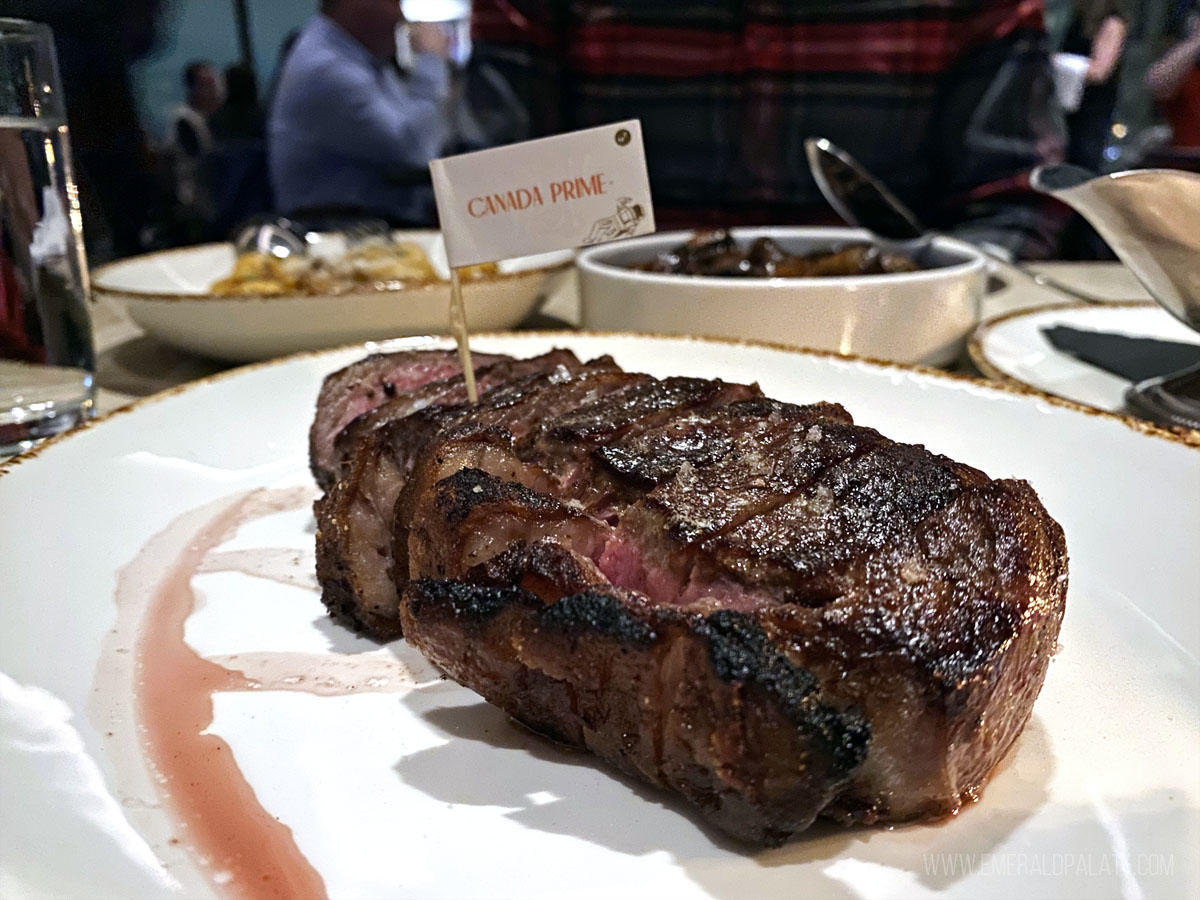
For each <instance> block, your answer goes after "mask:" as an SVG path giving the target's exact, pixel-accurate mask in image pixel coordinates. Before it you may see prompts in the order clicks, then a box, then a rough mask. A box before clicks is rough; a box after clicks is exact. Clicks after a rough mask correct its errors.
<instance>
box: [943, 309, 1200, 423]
mask: <svg viewBox="0 0 1200 900" xmlns="http://www.w3.org/2000/svg"><path fill="white" fill-rule="evenodd" d="M1055 325H1067V326H1070V327H1071V328H1080V329H1083V330H1086V331H1103V332H1107V333H1110V334H1124V335H1128V336H1130V337H1148V338H1157V339H1158V340H1163V341H1181V342H1184V343H1189V344H1198V345H1200V333H1197V332H1195V331H1192V329H1190V328H1188V327H1187V326H1186V325H1184V324H1183V323H1182V322H1179V321H1176V320H1175V319H1174V318H1172V316H1171V314H1170V313H1168V312H1167V311H1166V310H1164V309H1163V308H1162V307H1161V306H1159V305H1158V304H1156V303H1106V304H1104V305H1103V306H1096V305H1092V304H1089V303H1070V304H1056V305H1054V306H1041V307H1037V308H1035V309H1029V310H1023V311H1020V312H1015V313H1006V314H1004V315H1000V316H996V317H995V318H993V319H989V320H988V321H986V322H984V323H982V324H981V325H980V326H979V327H978V328H977V329H976V330H975V333H974V334H972V335H971V340H970V341H969V342H968V344H967V349H968V351H969V352H970V354H971V360H972V361H973V362H974V363H975V365H976V366H978V367H979V370H980V371H981V372H983V373H985V374H986V375H988V376H989V377H991V378H997V379H1000V380H1008V381H1014V382H1017V383H1018V384H1023V385H1025V386H1026V387H1031V388H1033V389H1034V390H1038V391H1045V392H1046V393H1047V394H1054V395H1055V396H1056V397H1062V398H1064V399H1067V400H1073V401H1075V402H1076V403H1082V404H1084V405H1085V406H1091V407H1095V408H1096V409H1104V410H1108V411H1110V412H1116V411H1119V410H1122V409H1124V407H1125V389H1126V388H1128V387H1129V382H1128V381H1127V380H1126V379H1124V378H1121V377H1119V376H1117V375H1113V374H1112V373H1110V372H1105V371H1104V370H1103V369H1099V368H1097V367H1096V366H1093V365H1089V364H1088V363H1085V362H1083V361H1082V360H1078V359H1076V358H1075V357H1073V356H1071V355H1070V354H1068V353H1063V352H1062V351H1061V350H1059V349H1058V348H1056V347H1055V346H1054V345H1053V344H1051V343H1050V341H1049V340H1047V339H1046V336H1045V335H1044V334H1042V329H1044V328H1053V327H1054V326H1055Z"/></svg>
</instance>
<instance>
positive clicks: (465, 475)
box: [434, 469, 579, 525]
mask: <svg viewBox="0 0 1200 900" xmlns="http://www.w3.org/2000/svg"><path fill="white" fill-rule="evenodd" d="M502 502H511V503H515V504H518V505H520V506H522V507H525V508H526V509H531V510H536V511H539V512H543V511H555V512H561V513H562V514H563V515H579V513H578V512H577V511H575V510H573V509H571V508H570V507H567V506H564V505H563V504H561V503H559V502H558V501H557V500H555V499H554V498H553V497H548V496H547V495H545V494H541V493H538V492H537V491H533V490H530V489H529V488H527V487H525V485H523V484H520V483H518V482H515V481H501V480H500V479H499V478H497V477H496V476H494V475H489V474H488V473H487V472H484V471H482V470H480V469H459V470H458V471H457V472H455V473H454V474H453V475H451V476H449V477H448V478H443V479H442V480H441V481H439V482H438V484H437V492H436V494H435V495H434V503H435V504H437V509H438V511H439V512H440V513H441V514H442V515H443V516H444V517H445V518H446V521H447V522H449V523H450V524H452V525H461V524H462V523H463V522H465V521H466V520H467V517H468V516H469V515H470V514H471V512H472V511H473V510H474V509H475V508H477V507H479V506H482V505H484V504H489V503H502Z"/></svg>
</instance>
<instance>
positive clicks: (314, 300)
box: [92, 230, 573, 362]
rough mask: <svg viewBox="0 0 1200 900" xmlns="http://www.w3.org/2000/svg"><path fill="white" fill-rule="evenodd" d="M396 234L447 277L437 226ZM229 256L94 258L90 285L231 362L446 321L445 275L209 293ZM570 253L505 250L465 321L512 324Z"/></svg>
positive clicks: (427, 328) (158, 329) (194, 347)
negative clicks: (326, 289) (296, 290)
mask: <svg viewBox="0 0 1200 900" xmlns="http://www.w3.org/2000/svg"><path fill="white" fill-rule="evenodd" d="M395 237H396V239H397V240H402V241H411V242H413V243H416V244H419V245H420V246H421V247H422V249H424V250H425V252H426V254H427V255H428V256H429V260H430V263H431V264H432V265H433V267H434V269H435V270H436V271H437V272H438V274H439V275H441V277H443V278H449V267H448V265H447V263H446V250H445V245H444V244H443V242H442V235H441V232H439V231H429V230H414V231H398V232H395ZM342 250H343V247H342V245H341V242H339V241H338V240H336V239H332V240H331V239H325V240H323V241H319V242H318V243H317V245H316V246H315V247H314V248H313V251H312V252H314V253H316V254H318V255H337V254H339V253H341V252H342ZM236 256H237V254H236V253H235V251H234V248H233V245H232V244H202V245H200V246H197V247H184V248H182V249H179V250H164V251H161V252H158V253H147V254H145V255H143V256H134V257H130V258H129V259H122V260H119V261H117V262H115V263H110V264H109V265H106V266H101V267H100V268H98V269H97V270H96V271H95V272H94V273H93V274H92V288H93V289H94V290H95V292H96V293H97V294H98V295H101V296H109V297H114V298H116V299H117V300H120V301H122V302H123V303H124V304H125V306H126V308H127V309H128V310H129V315H130V318H132V319H133V320H134V321H135V322H136V323H137V324H138V325H140V326H141V327H142V329H143V330H145V331H146V332H147V333H148V334H150V335H152V336H154V337H155V338H157V339H158V340H160V341H162V342H163V343H165V344H169V345H170V346H172V347H176V348H178V349H180V350H186V351H188V352H190V353H198V354H200V355H202V356H210V357H213V358H215V359H222V360H227V361H230V362H252V361H255V360H262V359H272V358H274V357H278V356H284V355H286V354H289V353H296V352H299V351H303V350H320V349H323V348H326V347H336V346H340V345H343V344H346V343H350V342H354V341H369V340H384V339H386V338H392V337H398V336H401V335H409V334H430V333H437V332H442V333H444V332H446V331H447V322H448V315H449V314H448V311H447V310H448V304H449V302H450V285H449V282H437V283H432V284H420V285H414V286H412V287H408V288H402V289H400V290H395V291H378V290H371V291H362V292H358V293H350V294H338V295H335V296H322V295H315V296H307V295H291V296H214V295H212V294H210V293H209V288H210V286H211V285H212V283H213V282H214V281H216V280H217V279H220V278H224V277H225V276H226V275H228V274H229V273H230V272H231V271H232V270H233V264H234V260H235V259H236ZM572 256H573V254H572V251H569V250H566V251H562V252H558V253H543V254H539V255H537V256H526V257H521V258H519V259H509V260H504V261H502V262H500V263H499V264H498V265H499V269H500V274H499V275H498V276H496V277H492V278H485V279H480V280H477V281H471V282H468V283H466V284H464V285H463V302H464V303H465V304H466V308H467V321H468V322H469V323H470V326H471V327H472V328H473V329H477V330H480V331H491V330H498V329H504V328H512V327H514V326H516V325H517V324H518V323H520V322H521V321H522V320H523V319H524V318H525V317H526V316H527V315H529V314H530V313H531V312H533V309H534V307H535V306H536V304H537V302H538V300H539V299H541V298H542V297H543V296H545V293H546V291H547V286H546V279H547V276H549V275H551V274H552V273H554V272H560V271H562V270H563V269H564V268H565V267H566V266H567V265H568V264H569V263H570V262H571V259H572Z"/></svg>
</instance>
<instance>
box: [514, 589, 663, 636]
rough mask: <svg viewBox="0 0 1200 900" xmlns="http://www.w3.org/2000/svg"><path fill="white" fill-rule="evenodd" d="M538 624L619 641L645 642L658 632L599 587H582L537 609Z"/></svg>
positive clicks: (567, 631)
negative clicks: (539, 609) (591, 588)
mask: <svg viewBox="0 0 1200 900" xmlns="http://www.w3.org/2000/svg"><path fill="white" fill-rule="evenodd" d="M537 621H538V625H539V626H540V627H542V628H548V629H553V630H555V631H560V632H563V633H565V634H572V635H580V634H584V633H588V632H591V633H593V634H598V635H603V636H604V637H609V638H613V639H615V640H617V641H619V642H621V643H626V644H632V645H635V646H648V645H649V644H652V643H654V641H655V640H656V639H657V637H658V635H656V634H655V633H654V629H653V628H651V627H650V626H649V625H647V624H646V623H645V622H643V621H641V620H640V619H639V618H637V617H636V616H635V615H634V614H633V613H631V612H630V611H629V610H628V609H626V608H625V607H624V606H623V605H622V604H621V601H620V600H618V599H617V598H616V597H613V596H611V595H609V594H602V593H599V592H598V591H583V592H581V593H578V594H571V595H569V596H566V597H563V598H562V599H561V600H556V601H555V602H554V603H551V604H550V605H549V606H546V607H543V608H542V610H541V611H540V612H539V613H538V617H537Z"/></svg>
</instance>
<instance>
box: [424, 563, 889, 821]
mask: <svg viewBox="0 0 1200 900" xmlns="http://www.w3.org/2000/svg"><path fill="white" fill-rule="evenodd" d="M403 616H404V627H405V630H406V632H409V633H411V634H415V635H418V636H419V637H418V638H417V646H418V647H420V649H421V650H422V652H424V653H425V654H426V655H427V656H428V657H429V658H430V659H431V660H433V661H434V662H435V663H436V664H437V665H439V666H440V667H442V668H443V669H444V670H445V671H446V672H447V673H448V674H449V675H450V676H451V677H453V678H455V679H456V680H459V681H462V682H463V683H467V684H471V685H472V686H474V687H476V689H477V690H480V692H481V693H482V694H483V696H484V697H485V698H486V699H488V700H490V701H492V702H494V703H497V704H498V705H500V706H502V707H503V708H504V709H505V710H506V711H508V712H509V713H510V714H511V715H513V716H514V717H515V718H517V719H518V720H520V721H521V722H523V723H525V724H526V725H528V726H529V727H530V728H532V729H534V730H536V731H540V732H542V733H545V734H547V735H549V736H551V737H553V738H555V739H556V740H558V741H561V742H564V743H568V744H572V745H574V746H578V747H581V748H585V749H588V750H591V751H592V752H594V753H597V754H598V755H600V756H601V757H603V758H604V759H605V760H607V761H608V762H610V763H612V764H614V765H616V766H617V767H618V768H620V769H622V770H623V771H625V772H628V773H630V774H633V775H636V776H639V777H641V778H643V779H646V780H648V781H650V782H651V783H654V784H659V785H662V786H664V787H668V788H671V789H673V790H676V791H678V792H679V793H681V794H682V795H683V796H684V797H686V798H687V799H688V800H689V801H691V802H692V803H694V804H696V805H697V806H698V807H699V808H700V809H702V810H703V811H704V812H705V814H706V815H707V816H708V817H709V818H710V819H711V820H712V821H713V822H715V823H716V824H717V825H718V826H720V827H721V828H723V829H725V830H726V831H728V832H730V833H731V834H734V835H736V836H737V837H740V838H743V839H745V840H748V841H753V842H755V843H768V844H770V843H779V842H781V841H783V840H784V839H786V838H787V837H788V836H789V835H791V834H793V833H795V832H796V831H799V830H801V829H803V828H806V827H807V826H808V825H810V824H811V823H812V820H813V818H815V816H816V815H817V813H818V812H819V811H820V810H821V809H823V808H824V807H825V806H826V805H827V804H828V803H829V802H830V801H831V800H832V799H833V797H834V796H835V795H836V793H837V791H838V790H839V789H840V787H841V786H842V785H844V784H845V783H846V781H847V779H848V777H849V775H850V773H851V772H852V771H853V770H854V768H855V767H856V766H857V765H859V764H860V763H861V762H862V760H863V759H864V758H865V756H866V753H867V743H868V735H869V728H868V726H867V725H866V723H865V722H864V721H863V719H862V717H861V716H859V715H858V714H856V713H854V712H853V711H839V710H836V709H833V708H832V707H829V706H827V705H825V704H823V703H821V702H820V701H819V699H817V679H816V678H815V676H813V675H812V674H811V673H809V672H805V671H803V670H802V669H799V668H797V667H796V666H794V665H792V664H791V663H790V662H789V661H788V660H787V659H786V658H785V657H784V656H783V655H782V654H780V653H779V651H778V650H777V649H776V648H775V647H774V646H773V645H772V643H771V642H770V641H769V640H768V639H767V637H766V635H765V633H764V632H763V631H762V629H761V627H760V626H759V625H758V624H757V623H755V622H754V621H753V620H752V619H750V618H748V617H746V616H743V615H741V614H739V613H734V612H729V611H721V612H717V613H714V614H712V615H711V616H709V617H708V618H707V619H705V618H701V617H698V616H694V615H693V616H689V615H685V614H681V613H679V612H677V611H674V610H671V609H670V608H667V607H660V606H652V605H647V604H644V603H642V602H639V600H638V599H637V598H631V597H626V596H621V594H620V593H619V592H617V591H616V590H615V589H613V588H612V587H608V588H606V589H603V590H596V589H588V590H583V591H579V592H575V593H568V594H565V595H563V596H560V597H558V598H557V599H555V600H553V602H550V603H545V602H544V601H543V600H542V599H541V598H539V597H538V596H537V595H535V594H533V593H531V592H529V591H526V590H524V589H522V588H520V587H511V586H491V585H477V584H471V583H467V582H456V581H433V580H426V579H420V580H417V581H414V582H411V583H410V584H409V586H408V588H407V590H406V591H405V603H404V607H403ZM747 750H749V751H750V752H747Z"/></svg>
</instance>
